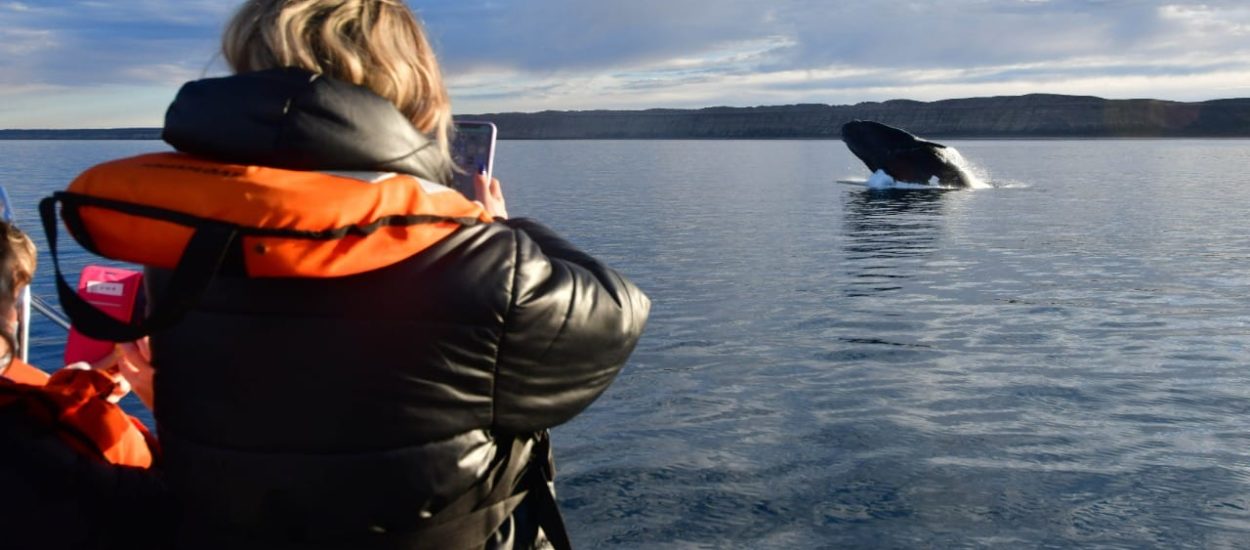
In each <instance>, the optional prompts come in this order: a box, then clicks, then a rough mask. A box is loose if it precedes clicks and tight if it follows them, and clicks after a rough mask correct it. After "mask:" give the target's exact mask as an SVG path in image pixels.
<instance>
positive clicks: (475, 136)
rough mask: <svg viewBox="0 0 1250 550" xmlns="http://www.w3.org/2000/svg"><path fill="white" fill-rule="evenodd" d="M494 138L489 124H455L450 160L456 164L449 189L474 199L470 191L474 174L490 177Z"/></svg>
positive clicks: (463, 122)
mask: <svg viewBox="0 0 1250 550" xmlns="http://www.w3.org/2000/svg"><path fill="white" fill-rule="evenodd" d="M497 135H498V130H496V129H495V125H494V124H492V123H490V122H480V121H471V120H463V121H461V120H458V121H456V135H455V137H454V138H453V139H452V141H451V158H452V160H453V161H454V162H455V163H456V170H455V173H454V174H452V178H451V179H452V187H453V188H455V190H456V191H459V192H460V193H461V194H463V195H464V196H466V197H468V198H469V200H474V199H476V198H477V197H476V196H474V192H473V179H474V177H476V176H477V175H478V174H486V177H487V178H489V177H491V172H492V171H493V169H494V164H495V137H496V136H497Z"/></svg>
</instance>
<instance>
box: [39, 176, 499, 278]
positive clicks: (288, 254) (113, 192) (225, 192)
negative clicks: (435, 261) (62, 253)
mask: <svg viewBox="0 0 1250 550" xmlns="http://www.w3.org/2000/svg"><path fill="white" fill-rule="evenodd" d="M54 197H55V198H56V199H58V200H59V201H60V202H62V203H63V204H64V205H65V209H64V210H63V215H64V217H65V218H66V224H67V225H68V226H69V228H70V231H71V233H73V234H74V236H75V237H76V238H77V239H78V240H79V242H80V243H82V244H83V245H84V247H86V248H88V249H91V250H92V251H93V252H96V253H98V254H100V255H102V256H105V257H108V258H112V259H115V260H122V261H127V262H134V263H139V264H143V265H146V266H152V267H159V268H166V269H172V268H174V267H176V266H177V265H178V263H179V260H180V258H181V257H182V255H183V251H184V250H185V249H186V248H187V246H188V243H189V242H190V240H191V237H192V234H193V233H194V232H195V231H196V230H197V229H198V228H199V227H202V226H204V225H222V224H224V225H226V226H231V227H232V229H235V230H237V235H238V238H240V239H241V241H242V242H241V243H239V244H240V245H241V249H242V256H243V264H244V268H245V272H246V274H247V275H248V276H251V277H340V276H345V275H354V274H357V273H363V272H366V271H371V270H374V269H378V268H381V267H385V266H388V265H392V264H395V263H397V262H399V261H400V260H403V259H404V258H407V257H409V256H412V255H413V254H416V253H418V252H420V251H422V250H424V249H426V248H428V247H429V246H431V245H433V244H434V243H436V242H438V241H439V240H441V239H443V238H445V237H447V236H448V235H450V234H451V233H452V232H454V231H455V230H456V229H458V228H460V227H462V226H464V225H474V224H477V223H488V222H490V221H491V218H490V216H488V215H487V214H486V213H485V211H484V210H483V208H482V206H481V205H480V204H478V203H475V202H472V201H470V200H468V199H466V198H465V197H464V196H463V195H461V194H460V193H458V192H455V191H453V190H451V189H448V188H446V187H443V186H441V185H437V184H430V183H428V182H424V181H421V180H418V179H417V178H416V177H414V176H409V175H401V174H385V175H382V177H381V178H379V179H377V180H374V181H372V182H368V181H362V180H360V179H355V178H352V177H347V176H342V175H334V174H330V173H323V172H311V171H297V170H284V169H278V168H267V167H262V166H245V165H238V164H227V163H220V162H213V161H209V160H204V159H200V158H197V157H193V156H190V155H186V154H182V153H156V154H148V155H141V156H137V157H131V158H126V159H121V160H116V161H113V162H107V163H104V164H101V165H98V166H95V167H93V168H91V169H89V170H87V171H86V172H84V173H83V174H82V175H80V176H79V177H78V178H77V179H75V180H74V182H73V183H72V184H70V186H69V189H68V190H67V191H66V192H64V193H57V194H56V195H55V196H54ZM70 209H75V210H76V212H74V213H72V214H71V213H70V212H69V210H70ZM74 218H77V220H74ZM74 222H80V223H74ZM75 226H77V227H75ZM80 233H84V234H80Z"/></svg>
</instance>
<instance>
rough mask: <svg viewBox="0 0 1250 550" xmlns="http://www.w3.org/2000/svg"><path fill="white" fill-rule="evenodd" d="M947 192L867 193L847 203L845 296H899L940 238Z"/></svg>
mask: <svg viewBox="0 0 1250 550" xmlns="http://www.w3.org/2000/svg"><path fill="white" fill-rule="evenodd" d="M944 194H945V192H943V191H936V190H904V189H868V190H865V191H863V192H858V193H854V194H852V195H851V197H850V198H849V199H848V200H847V203H846V216H845V219H844V221H843V225H845V227H846V236H847V240H846V244H845V245H844V248H845V252H846V269H847V270H848V275H849V276H850V277H851V280H850V281H849V283H848V284H847V285H846V286H845V287H844V288H843V292H844V293H845V294H846V296H852V297H853V296H865V295H869V294H872V293H878V292H889V291H893V290H898V289H899V288H900V286H899V283H900V281H901V280H903V279H907V278H910V277H913V276H915V271H914V267H915V265H914V264H915V263H916V261H920V260H923V258H924V257H925V256H926V255H928V254H931V253H932V252H933V251H934V249H935V248H936V247H937V245H938V240H939V238H940V236H941V234H942V202H941V200H942V196H943V195H944Z"/></svg>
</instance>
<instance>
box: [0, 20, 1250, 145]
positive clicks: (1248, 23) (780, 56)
mask: <svg viewBox="0 0 1250 550" xmlns="http://www.w3.org/2000/svg"><path fill="white" fill-rule="evenodd" d="M240 1H241V0H177V1H175V0H39V1H37V2H36V1H34V0H0V93H6V92H3V90H9V92H7V95H6V96H5V97H9V98H13V97H17V92H14V90H20V89H23V88H22V86H44V87H47V88H46V89H77V90H96V91H97V92H96V93H105V91H106V90H122V89H128V88H126V87H127V86H150V87H151V88H150V89H152V90H162V91H165V90H168V89H169V88H170V87H171V86H176V84H177V83H178V82H181V81H183V80H188V79H193V78H198V77H200V76H202V75H211V74H218V73H220V72H222V71H223V68H222V67H221V63H220V60H219V58H218V56H217V50H218V40H219V34H220V32H221V30H222V27H223V26H224V24H225V22H226V19H227V17H228V16H229V14H230V13H231V11H232V10H234V9H235V8H236V7H237V6H238V5H239V4H240ZM410 4H411V5H413V6H414V7H416V8H417V9H418V12H419V13H420V15H421V16H422V18H423V19H424V20H425V21H426V23H427V27H428V29H429V31H430V33H431V35H432V37H433V39H434V42H435V44H436V48H437V50H438V53H439V57H440V60H441V61H442V62H443V65H444V72H445V74H446V75H447V77H448V82H449V85H450V86H451V88H452V92H453V98H454V99H455V104H456V108H457V111H459V112H486V111H504V110H540V109H570V108H577V109H586V108H648V107H667V106H673V107H700V106H706V105H759V104H775V103H800V102H801V103H854V102H858V101H866V100H883V99H891V98H896V97H906V98H915V99H941V98H942V97H952V96H956V95H959V96H962V95H969V94H975V95H996V94H1007V93H1027V92H1031V91H1051V92H1065V93H1079V94H1088V95H1103V96H1107V97H1148V96H1151V97H1161V98H1165V99H1168V98H1170V99H1207V98H1213V97H1221V96H1227V95H1230V94H1244V90H1246V89H1250V88H1246V87H1245V86H1246V85H1245V84H1244V83H1245V82H1246V81H1247V80H1246V78H1245V77H1246V74H1247V73H1248V72H1250V61H1245V60H1250V5H1248V4H1246V2H1245V0H1205V1H1194V0H1163V1H1154V0H942V1H940V2H939V1H938V0H880V1H874V2H862V1H858V0H856V1H851V0H770V1H769V2H760V1H759V0H599V1H593V2H590V1H586V0H525V1H520V0H410ZM32 89H33V88H32ZM31 93H35V92H31ZM84 93H86V92H84ZM109 93H113V92H109ZM116 93H121V92H116ZM162 93H163V92H162ZM943 94H950V95H943ZM159 95H160V94H158V93H155V92H153V93H151V94H149V96H151V97H157V96H159ZM84 97H85V96H84ZM30 101H31V102H36V103H37V102H38V101H39V98H38V97H37V96H31V99H30ZM32 104H33V103H32ZM113 104H116V105H123V104H124V105H130V103H128V102H125V101H122V100H121V99H118V100H116V101H115V102H114V103H113ZM163 107H164V106H163V105H157V106H153V107H152V108H151V110H152V112H154V113H155V112H159V110H160V109H163ZM9 112H10V113H11V112H12V111H9ZM151 116H152V115H151V113H147V114H143V115H142V116H139V115H136V117H137V118H143V119H146V118H150V117H151ZM6 123H7V121H5V120H0V127H3V126H5V125H6Z"/></svg>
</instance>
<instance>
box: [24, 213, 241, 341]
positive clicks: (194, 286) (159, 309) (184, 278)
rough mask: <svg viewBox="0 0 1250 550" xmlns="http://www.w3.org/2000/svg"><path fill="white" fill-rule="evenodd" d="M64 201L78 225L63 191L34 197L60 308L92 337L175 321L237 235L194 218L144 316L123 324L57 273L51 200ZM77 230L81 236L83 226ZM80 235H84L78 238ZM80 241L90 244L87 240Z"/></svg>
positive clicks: (195, 300) (119, 335)
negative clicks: (184, 244)
mask: <svg viewBox="0 0 1250 550" xmlns="http://www.w3.org/2000/svg"><path fill="white" fill-rule="evenodd" d="M58 202H61V203H63V204H64V205H65V208H64V209H63V210H62V214H63V216H64V218H65V222H66V225H68V226H70V227H71V228H72V227H74V226H76V225H77V226H80V227H81V220H80V219H79V218H78V214H77V210H76V205H74V204H71V202H70V201H69V200H67V195H66V194H63V193H56V194H54V195H53V196H51V197H48V198H45V199H43V200H41V201H39V217H40V219H41V220H42V222H43V230H44V234H45V235H46V236H47V239H48V251H49V253H50V254H51V255H52V269H53V271H55V275H56V293H57V297H58V298H60V301H61V307H62V308H63V309H64V310H65V313H66V314H67V315H69V318H70V320H71V322H72V323H73V325H74V328H75V329H77V330H78V331H79V332H81V333H82V334H84V335H86V336H88V337H90V338H94V339H96V340H106V341H112V342H128V341H132V340H138V339H139V338H142V337H143V336H146V335H148V334H151V333H153V332H159V331H161V330H164V329H166V328H169V327H171V326H173V325H174V324H175V323H177V322H178V321H180V320H181V319H182V318H183V317H184V316H185V315H186V314H187V312H188V311H190V310H191V309H193V308H194V307H195V306H196V305H198V304H199V302H200V298H201V297H202V296H203V295H204V291H206V290H207V289H208V285H209V284H210V283H211V282H212V281H213V278H215V277H216V276H217V272H218V271H220V269H221V265H222V262H223V261H224V260H225V257H226V254H227V252H228V251H229V250H230V246H231V245H232V244H233V243H234V241H235V239H236V238H237V237H238V229H237V228H235V227H232V226H230V225H227V224H220V223H200V224H197V225H196V226H195V232H194V233H193V234H192V236H191V240H190V242H188V243H187V247H186V249H185V250H184V251H183V253H182V257H181V258H180V259H179V261H178V266H177V267H176V268H174V272H173V275H172V276H171V278H170V283H169V285H168V286H167V287H166V288H165V291H164V295H163V298H162V299H161V300H159V301H158V302H157V305H156V308H155V309H154V310H153V311H152V313H151V314H150V315H147V316H146V317H143V316H140V317H137V319H138V320H137V321H135V322H133V323H124V322H122V321H119V320H117V319H115V318H113V317H112V316H110V315H108V314H107V313H104V312H103V311H100V310H99V309H98V308H96V307H95V306H93V305H91V303H90V302H88V301H87V300H85V299H84V298H83V297H82V296H79V295H78V292H77V291H76V290H75V289H74V287H72V286H70V284H69V283H68V282H66V280H65V276H64V275H63V274H62V272H61V263H60V257H59V254H58V251H57V228H56V204H57V203H58ZM79 234H81V235H86V232H85V231H80V232H79ZM83 238H85V237H83ZM83 245H84V246H85V247H87V248H88V249H90V248H91V245H90V241H87V242H84V243H83Z"/></svg>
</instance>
